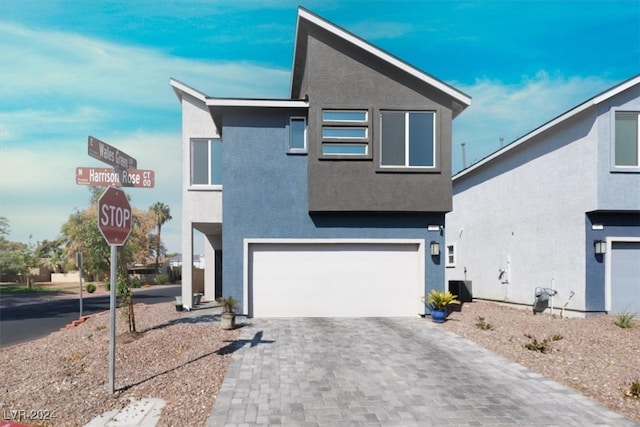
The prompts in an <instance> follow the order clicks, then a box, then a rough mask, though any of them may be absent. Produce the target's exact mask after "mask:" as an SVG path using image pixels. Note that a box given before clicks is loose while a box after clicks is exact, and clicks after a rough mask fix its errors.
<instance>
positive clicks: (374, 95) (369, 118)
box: [171, 8, 470, 317]
mask: <svg viewBox="0 0 640 427" xmlns="http://www.w3.org/2000/svg"><path fill="white" fill-rule="evenodd" d="M171 85H172V87H173V89H174V91H175V92H176V94H177V96H178V98H179V100H180V102H181V104H182V115H183V116H182V121H183V136H182V147H183V163H182V166H183V184H184V185H183V206H182V212H183V218H182V227H183V245H182V253H183V259H184V260H185V262H184V265H189V264H188V260H189V259H190V258H192V256H193V230H199V231H200V232H202V233H204V235H205V236H206V246H207V248H206V251H205V252H206V253H205V257H206V259H207V261H206V262H205V265H206V267H205V268H206V271H205V299H207V298H208V299H212V298H213V297H217V296H221V295H223V296H229V295H232V296H234V297H236V298H237V299H239V300H240V301H241V307H240V312H242V313H244V314H246V315H248V316H257V317H290V316H292V317H322V316H344V317H356V316H416V315H417V314H419V313H424V311H425V306H424V303H423V301H422V299H421V297H422V296H423V295H425V294H426V293H427V292H428V291H429V290H430V289H443V288H444V286H445V269H444V258H443V257H442V256H441V255H440V249H441V248H443V247H444V226H445V214H446V213H447V212H449V211H450V210H451V206H452V183H451V122H452V120H453V119H454V118H455V117H456V116H457V115H458V114H460V113H461V112H462V111H463V110H464V109H465V108H466V107H467V106H469V105H470V98H469V97H468V96H467V95H465V94H464V93H462V92H460V91H459V90H457V89H455V88H453V87H452V86H450V85H448V84H446V83H444V82H442V81H440V80H438V79H436V78H434V77H432V76H430V75H429V74H426V73H424V72H422V71H420V70H418V69H416V68H414V67H412V66H411V65H409V64H407V63H405V62H403V61H402V60H400V59H398V58H396V57H394V56H392V55H390V54H389V53H387V52H384V51H383V50H381V49H379V48H377V47H375V46H373V45H371V44H370V43H368V42H366V41H365V40H363V39H361V38H359V37H358V36H356V35H354V34H351V33H349V32H348V31H345V30H344V29H341V28H339V27H338V26H336V25H334V24H332V23H330V22H328V21H326V20H324V19H322V18H321V17H319V16H317V15H315V14H313V13H311V12H309V11H307V10H305V9H303V8H300V9H299V10H298V17H297V29H296V34H295V49H294V58H293V70H292V78H291V92H290V94H289V97H287V98H283V99H238V98H216V97H211V96H207V95H205V94H204V93H202V92H200V91H198V90H196V89H194V88H191V87H189V86H187V85H185V84H183V83H181V82H179V81H177V80H171ZM223 254H224V256H223ZM190 274H191V273H190V272H189V269H188V268H184V269H183V275H182V279H183V285H182V294H183V298H184V300H185V301H187V302H188V301H190V300H191V298H190V295H191V293H192V280H191V276H190ZM185 305H187V306H189V304H185Z"/></svg>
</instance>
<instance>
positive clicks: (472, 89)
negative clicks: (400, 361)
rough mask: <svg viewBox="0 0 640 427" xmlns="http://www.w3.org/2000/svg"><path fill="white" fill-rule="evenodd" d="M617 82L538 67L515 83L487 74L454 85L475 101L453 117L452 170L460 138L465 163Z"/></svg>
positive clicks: (455, 167) (457, 161)
mask: <svg viewBox="0 0 640 427" xmlns="http://www.w3.org/2000/svg"><path fill="white" fill-rule="evenodd" d="M616 83H618V82H615V81H610V80H607V79H604V78H601V77H580V76H573V77H564V76H561V75H550V74H548V73H547V72H544V71H540V72H538V73H537V74H536V75H535V76H533V77H528V76H523V77H522V79H521V81H520V82H519V83H517V84H504V83H502V82H500V81H498V80H491V79H488V78H482V79H477V80H476V81H475V82H474V83H473V84H472V85H464V84H454V85H455V86H456V87H458V88H459V89H461V90H462V91H464V92H465V93H467V94H469V95H470V96H472V98H473V99H472V105H471V107H469V108H467V110H465V111H464V112H463V113H462V114H461V115H460V116H459V117H458V118H456V119H455V120H454V122H453V148H452V149H453V170H454V172H455V171H458V170H460V169H461V168H462V150H461V146H460V144H461V143H463V142H464V143H465V144H466V145H465V148H466V161H467V166H469V165H470V164H472V163H473V162H474V161H478V160H481V159H482V158H484V157H486V156H488V155H489V154H491V153H493V152H494V151H496V150H498V149H499V147H500V137H502V138H504V144H505V145H506V144H508V143H510V142H513V141H514V140H516V139H518V138H519V137H521V136H523V135H525V134H527V133H528V132H530V131H532V130H534V129H536V128H538V127H539V126H541V125H543V124H544V123H546V122H548V121H550V120H552V119H553V118H555V117H557V116H559V115H560V114H562V113H564V112H566V111H568V110H569V109H571V108H573V107H575V106H577V105H579V104H581V103H582V102H585V101H586V100H588V99H589V98H591V97H593V96H595V95H597V94H598V93H600V92H602V91H603V90H606V89H608V88H609V87H611V86H614V85H615V84H616Z"/></svg>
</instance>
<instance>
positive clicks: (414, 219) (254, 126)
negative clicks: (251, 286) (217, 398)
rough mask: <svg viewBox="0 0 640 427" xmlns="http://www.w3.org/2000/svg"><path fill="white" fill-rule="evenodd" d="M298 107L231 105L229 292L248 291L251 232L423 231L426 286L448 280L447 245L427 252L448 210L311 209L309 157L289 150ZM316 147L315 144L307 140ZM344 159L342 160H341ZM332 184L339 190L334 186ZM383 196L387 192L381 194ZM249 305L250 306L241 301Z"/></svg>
mask: <svg viewBox="0 0 640 427" xmlns="http://www.w3.org/2000/svg"><path fill="white" fill-rule="evenodd" d="M292 115H295V116H300V112H299V111H283V110H274V109H271V110H269V109H262V110H255V109H254V110H248V109H247V110H242V111H236V112H233V111H228V112H225V115H224V118H223V129H222V146H223V149H222V152H223V171H224V172H223V173H224V177H223V181H224V189H223V208H222V209H223V232H222V241H223V244H222V247H223V252H224V266H223V283H224V290H223V293H224V295H225V296H227V295H233V296H234V297H236V298H238V299H240V301H242V297H243V294H242V293H243V239H245V238H358V239H361V238H395V239H416V238H420V239H425V241H426V244H427V247H425V258H426V260H425V261H426V262H425V276H426V277H425V283H426V288H427V289H425V293H427V292H428V291H429V290H430V289H434V288H437V289H443V288H444V282H445V278H444V253H443V254H442V255H441V256H440V257H431V256H430V255H429V247H428V246H429V242H431V241H437V242H439V243H440V248H441V249H444V236H443V233H441V232H433V231H431V232H430V231H427V226H428V225H429V224H437V225H441V226H444V214H443V213H434V214H399V213H389V214H385V213H376V214H372V213H366V214H355V213H345V214H340V213H331V214H310V213H309V211H308V203H307V162H308V158H307V156H304V155H290V154H287V146H288V140H287V138H288V135H289V130H288V124H289V117H290V116H292ZM309 145H310V149H314V146H313V144H309ZM343 161H344V160H343ZM332 191H338V192H339V191H340V188H334V189H332ZM380 197H385V195H384V194H381V195H380ZM241 311H242V312H245V311H246V307H241Z"/></svg>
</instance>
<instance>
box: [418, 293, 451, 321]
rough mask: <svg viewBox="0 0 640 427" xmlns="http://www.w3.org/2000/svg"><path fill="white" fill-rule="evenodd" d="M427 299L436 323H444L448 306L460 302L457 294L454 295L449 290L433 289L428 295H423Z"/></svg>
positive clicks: (432, 317) (432, 318)
mask: <svg viewBox="0 0 640 427" xmlns="http://www.w3.org/2000/svg"><path fill="white" fill-rule="evenodd" d="M422 298H423V299H424V300H426V301H427V303H428V304H429V307H430V308H431V320H433V321H434V322H436V323H442V322H444V321H445V319H446V318H447V307H448V306H449V305H451V304H460V301H458V300H457V299H456V298H458V296H457V295H453V294H452V293H451V292H449V291H446V292H445V291H438V290H436V289H433V290H432V291H431V292H429V294H428V295H426V296H424V297H422Z"/></svg>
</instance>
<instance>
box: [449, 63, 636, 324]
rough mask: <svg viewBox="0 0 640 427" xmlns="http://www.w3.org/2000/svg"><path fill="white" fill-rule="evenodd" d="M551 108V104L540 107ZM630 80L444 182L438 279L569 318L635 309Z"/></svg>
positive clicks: (633, 102) (633, 114)
mask: <svg viewBox="0 0 640 427" xmlns="http://www.w3.org/2000/svg"><path fill="white" fill-rule="evenodd" d="M549 102H553V100H549ZM639 112H640V75H639V76H635V77H634V78H632V79H630V80H627V81H625V82H623V83H621V84H619V85H617V86H615V87H613V88H611V89H609V90H607V91H605V92H603V93H601V94H599V95H597V96H595V97H593V98H591V99H589V100H587V101H586V102H584V103H582V104H580V105H578V106H577V107H575V108H573V109H571V110H569V111H567V112H566V113H564V114H562V115H560V116H559V117H557V118H555V119H553V120H551V121H550V122H548V123H546V124H544V125H542V126H541V127H539V128H537V129H535V130H533V131H532V132H530V133H528V134H527V135H525V136H523V137H522V138H520V139H518V140H516V141H514V142H513V143H511V144H509V145H507V146H505V147H504V148H502V149H500V150H499V151H497V152H495V153H494V154H492V155H490V156H488V157H487V158H485V159H483V160H481V161H480V162H478V163H476V164H474V165H473V166H471V167H469V168H467V169H465V170H463V171H461V172H459V173H458V174H457V175H455V176H454V177H453V211H452V212H451V213H449V214H447V217H446V224H447V233H446V249H445V251H444V252H445V253H444V255H445V257H444V258H445V264H446V278H447V280H448V281H454V280H468V281H470V282H471V288H472V292H473V297H474V298H480V299H487V300H496V301H505V302H512V303H516V304H528V305H532V304H533V302H534V300H535V292H536V288H552V287H553V288H554V289H555V290H556V291H557V295H556V296H555V298H554V301H553V303H554V305H555V307H556V308H560V307H562V306H564V305H565V304H566V309H567V310H569V311H571V314H573V315H588V314H590V313H604V312H607V313H611V312H612V313H618V312H624V311H630V312H635V313H640V149H639V143H638V134H639V133H640V120H639V117H638V116H639Z"/></svg>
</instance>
